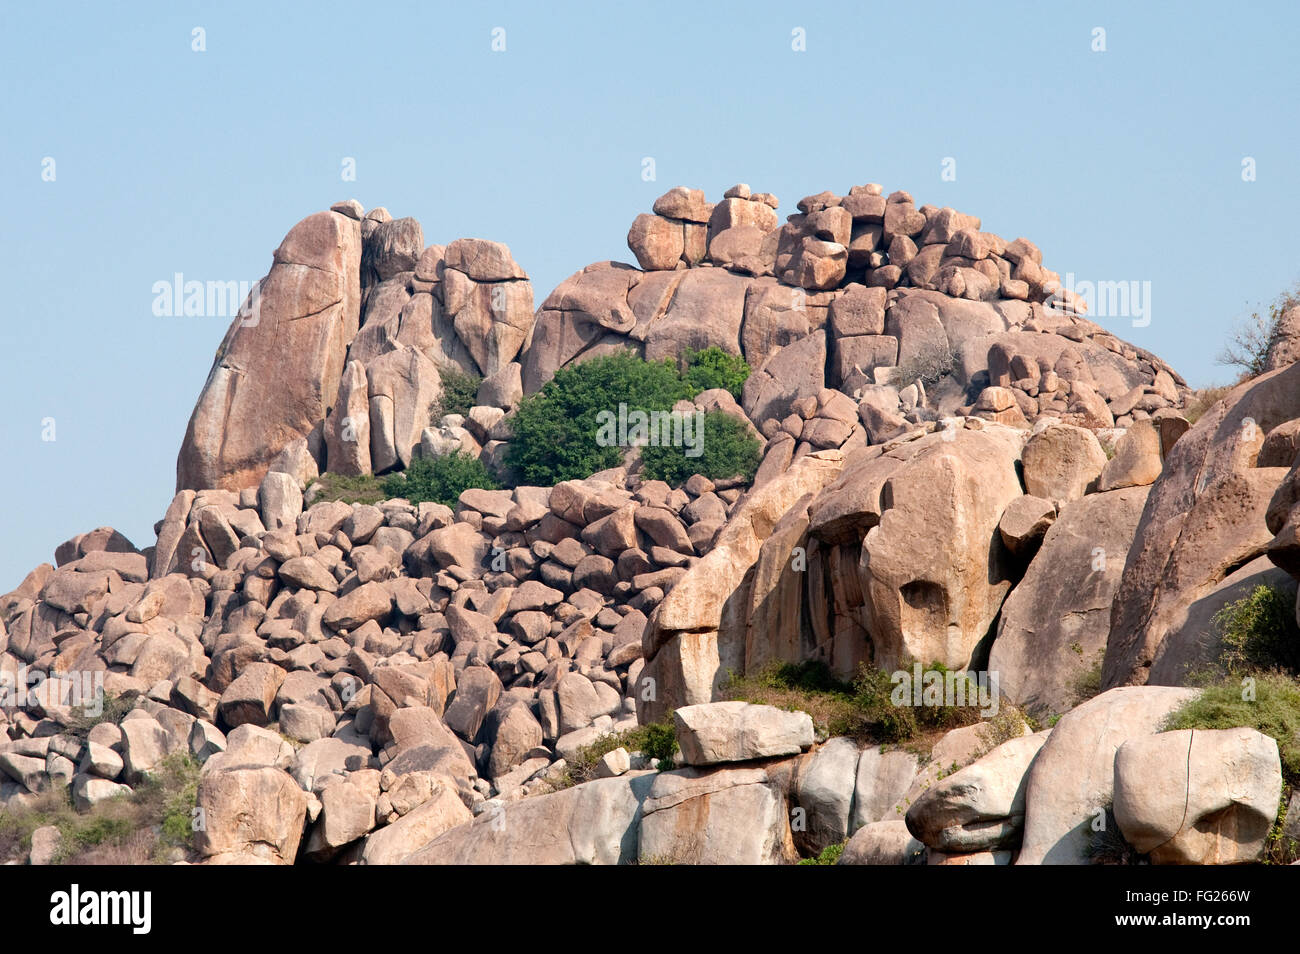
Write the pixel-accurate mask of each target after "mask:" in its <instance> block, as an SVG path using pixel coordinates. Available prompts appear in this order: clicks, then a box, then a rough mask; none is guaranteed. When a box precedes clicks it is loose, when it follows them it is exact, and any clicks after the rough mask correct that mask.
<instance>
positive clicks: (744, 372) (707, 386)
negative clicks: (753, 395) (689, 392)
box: [684, 345, 749, 400]
mask: <svg viewBox="0 0 1300 954" xmlns="http://www.w3.org/2000/svg"><path fill="white" fill-rule="evenodd" d="M685 357H686V374H685V375H684V377H685V378H686V383H687V384H689V385H690V386H691V387H692V388H694V389H695V393H696V394H698V393H699V392H701V391H708V390H711V389H713V388H726V389H727V390H728V391H730V392H731V396H732V397H734V398H736V400H740V392H741V390H742V389H743V388H744V386H745V379H746V378H748V377H749V365H748V364H746V363H745V359H744V358H742V357H740V355H735V354H728V353H727V352H725V351H723V350H722V349H721V348H719V347H718V346H717V345H711V346H710V347H708V348H705V349H704V350H703V351H691V350H689V349H688V350H687V352H686V355H685Z"/></svg>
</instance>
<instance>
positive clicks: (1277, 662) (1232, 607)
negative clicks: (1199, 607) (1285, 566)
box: [1214, 584, 1300, 673]
mask: <svg viewBox="0 0 1300 954" xmlns="http://www.w3.org/2000/svg"><path fill="white" fill-rule="evenodd" d="M1214 626H1215V628H1216V629H1217V630H1218V632H1219V634H1220V636H1221V637H1222V639H1223V645H1224V649H1223V654H1222V656H1221V657H1220V661H1221V662H1222V663H1223V665H1224V667H1225V668H1226V669H1227V670H1228V672H1231V673H1238V672H1246V671H1250V670H1255V669H1271V668H1273V667H1280V668H1282V669H1285V670H1287V671H1288V672H1295V671H1297V670H1298V669H1300V626H1297V625H1296V618H1295V600H1294V599H1289V598H1288V597H1287V595H1286V594H1285V593H1283V592H1282V591H1280V590H1278V589H1275V588H1274V587H1271V586H1264V585H1262V584H1261V585H1259V586H1256V587H1255V588H1254V589H1253V590H1251V592H1250V593H1249V594H1248V595H1247V596H1244V597H1242V598H1241V599H1239V600H1234V601H1233V602H1231V603H1228V604H1227V605H1226V606H1224V607H1223V609H1221V610H1219V612H1217V613H1216V614H1215V615H1214Z"/></svg>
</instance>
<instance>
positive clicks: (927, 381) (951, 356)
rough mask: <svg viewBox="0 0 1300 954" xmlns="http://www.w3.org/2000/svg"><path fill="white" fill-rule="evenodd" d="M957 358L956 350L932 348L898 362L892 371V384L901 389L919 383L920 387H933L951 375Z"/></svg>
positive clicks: (938, 346)
mask: <svg viewBox="0 0 1300 954" xmlns="http://www.w3.org/2000/svg"><path fill="white" fill-rule="evenodd" d="M958 357H959V353H958V351H957V349H956V348H952V347H949V346H948V345H935V346H932V347H930V348H928V349H926V350H923V351H920V352H918V353H917V354H915V355H912V356H910V357H908V358H906V359H904V360H903V361H901V362H899V364H898V367H897V368H895V370H894V380H893V384H894V386H895V387H898V388H900V389H901V388H905V387H907V386H908V385H909V384H914V383H916V382H918V381H919V382H920V383H921V386H922V387H925V388H930V387H933V386H934V385H936V384H938V383H939V382H940V381H941V380H942V379H943V378H946V377H947V376H948V375H950V374H952V372H953V369H954V368H955V367H956V366H957V358H958Z"/></svg>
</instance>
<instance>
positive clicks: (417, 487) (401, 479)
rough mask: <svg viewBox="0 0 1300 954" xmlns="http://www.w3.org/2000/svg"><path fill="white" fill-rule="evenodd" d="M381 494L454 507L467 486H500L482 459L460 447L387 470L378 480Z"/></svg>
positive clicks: (490, 487)
mask: <svg viewBox="0 0 1300 954" xmlns="http://www.w3.org/2000/svg"><path fill="white" fill-rule="evenodd" d="M382 487H383V493H384V497H385V498H389V497H404V498H406V499H407V500H409V501H410V502H411V503H413V504H418V503H424V502H426V501H433V502H434V503H440V504H445V505H446V506H448V507H455V506H456V503H457V501H458V500H459V499H460V495H461V493H463V492H464V491H466V490H469V489H470V488H478V489H480V490H500V489H501V485H500V484H498V483H497V482H496V480H495V479H493V477H492V475H491V474H490V473H488V469H487V467H486V465H484V463H483V462H482V461H481V460H479V459H478V458H477V457H471V456H470V455H469V454H466V453H465V452H464V451H459V450H458V451H454V452H453V453H451V454H447V455H445V456H443V457H434V458H428V457H419V458H416V459H415V460H413V461H411V466H410V467H408V468H406V470H404V471H399V472H397V473H393V474H389V475H388V476H387V477H385V478H384V479H383V482H382Z"/></svg>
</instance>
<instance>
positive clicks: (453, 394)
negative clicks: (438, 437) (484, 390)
mask: <svg viewBox="0 0 1300 954" xmlns="http://www.w3.org/2000/svg"><path fill="white" fill-rule="evenodd" d="M439 373H440V376H441V378H442V394H441V395H439V396H438V397H437V398H435V399H434V401H433V403H432V404H430V405H429V423H430V424H433V425H437V423H438V422H439V421H441V420H442V419H443V418H444V417H446V416H447V415H448V414H460V415H465V414H468V413H469V409H470V408H472V407H473V406H474V405H475V403H476V402H477V401H478V387H479V385H480V384H482V383H483V379H482V378H480V377H479V376H478V375H476V374H470V373H469V372H467V371H460V370H458V369H456V368H447V369H445V370H443V371H441V372H439Z"/></svg>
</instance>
